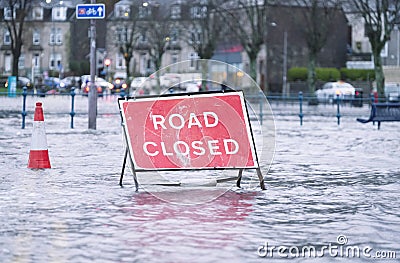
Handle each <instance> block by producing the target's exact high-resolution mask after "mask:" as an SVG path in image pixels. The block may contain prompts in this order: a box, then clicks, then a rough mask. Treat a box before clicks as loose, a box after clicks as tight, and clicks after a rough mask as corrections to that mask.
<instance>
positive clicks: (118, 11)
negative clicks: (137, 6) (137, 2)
mask: <svg viewBox="0 0 400 263" xmlns="http://www.w3.org/2000/svg"><path fill="white" fill-rule="evenodd" d="M130 12H131V10H130V7H129V6H128V5H116V6H115V16H116V17H119V18H129V14H130Z"/></svg>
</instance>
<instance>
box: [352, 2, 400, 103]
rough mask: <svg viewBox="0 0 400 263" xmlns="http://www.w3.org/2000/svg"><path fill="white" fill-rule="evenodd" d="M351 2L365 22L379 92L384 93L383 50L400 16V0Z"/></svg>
mask: <svg viewBox="0 0 400 263" xmlns="http://www.w3.org/2000/svg"><path fill="white" fill-rule="evenodd" d="M351 3H352V4H353V7H354V8H355V10H356V12H358V13H359V14H360V15H361V16H362V18H363V20H364V23H365V31H366V32H365V33H366V35H367V37H368V40H369V42H370V44H371V49H372V56H373V58H374V67H375V79H376V86H377V89H378V93H379V94H380V95H381V96H382V95H383V94H384V86H385V76H384V74H383V68H382V58H381V52H382V50H383V48H384V47H385V44H386V42H387V41H388V40H389V39H390V34H391V32H392V30H393V28H394V26H395V24H396V23H399V18H400V13H399V11H400V0H352V1H351Z"/></svg>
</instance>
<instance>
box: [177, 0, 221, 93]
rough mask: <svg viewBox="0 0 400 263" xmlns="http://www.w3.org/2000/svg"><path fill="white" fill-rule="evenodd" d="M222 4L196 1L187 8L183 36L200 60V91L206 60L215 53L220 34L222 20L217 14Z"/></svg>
mask: <svg viewBox="0 0 400 263" xmlns="http://www.w3.org/2000/svg"><path fill="white" fill-rule="evenodd" d="M220 4H222V2H221V1H218V0H209V1H196V2H194V3H192V4H191V5H190V6H189V10H190V12H189V15H190V17H189V19H188V22H189V23H188V27H189V30H187V29H186V28H185V29H183V30H184V34H183V35H185V36H187V37H186V40H187V42H188V44H189V45H190V46H191V47H192V48H193V50H194V51H195V52H196V53H197V55H198V57H199V58H200V59H204V60H201V68H202V79H203V81H202V89H203V90H205V88H206V81H205V79H206V78H207V71H208V64H207V61H206V59H210V58H211V57H212V56H213V55H214V52H215V49H216V46H217V43H218V41H219V39H220V36H221V33H222V30H223V28H222V25H223V21H222V18H221V16H220V14H219V12H217V8H218V6H220Z"/></svg>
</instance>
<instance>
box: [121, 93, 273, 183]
mask: <svg viewBox="0 0 400 263" xmlns="http://www.w3.org/2000/svg"><path fill="white" fill-rule="evenodd" d="M229 93H236V94H240V96H241V98H242V99H243V103H244V107H243V109H242V111H243V115H244V116H243V118H244V119H245V121H246V129H247V128H248V130H247V132H248V136H249V143H250V144H251V145H250V147H251V149H252V150H253V151H252V152H251V154H252V158H254V165H253V166H246V165H243V166H238V167H201V168H187V167H183V168H161V169H158V168H154V169H149V168H146V169H141V168H138V167H136V166H135V160H134V156H133V155H134V152H133V149H132V145H131V141H130V139H129V138H130V136H129V131H128V128H127V121H126V116H125V112H124V109H123V107H122V105H123V103H124V102H128V101H130V100H144V99H152V100H154V99H156V100H157V99H161V100H163V99H164V100H168V99H169V98H182V97H185V96H186V97H192V98H193V97H196V96H199V97H200V96H201V95H204V94H207V95H215V96H218V95H226V94H229ZM118 106H119V111H120V115H121V122H122V127H123V137H124V141H125V145H126V148H125V155H124V160H123V165H122V171H121V176H120V182H119V184H120V186H123V184H122V180H123V176H124V172H125V166H126V161H127V158H128V156H129V162H130V165H131V167H132V173H133V178H134V181H135V187H136V191H137V190H138V187H139V183H138V180H137V176H136V173H137V172H150V171H191V170H239V172H238V175H237V176H235V177H231V178H225V179H219V180H217V182H225V181H230V180H236V185H237V186H238V187H240V182H241V179H242V173H243V170H244V169H256V171H257V175H258V178H259V181H260V187H261V189H262V190H265V184H264V178H263V176H262V173H261V169H260V165H259V161H258V156H257V152H256V146H255V141H254V136H253V131H252V128H251V123H250V117H249V113H248V110H247V106H246V103H245V97H244V93H243V91H242V90H238V91H235V90H228V91H211V92H210V91H208V92H194V93H178V94H176V93H175V94H164V95H156V96H140V97H126V98H119V99H118ZM162 185H179V183H177V184H176V183H173V184H162Z"/></svg>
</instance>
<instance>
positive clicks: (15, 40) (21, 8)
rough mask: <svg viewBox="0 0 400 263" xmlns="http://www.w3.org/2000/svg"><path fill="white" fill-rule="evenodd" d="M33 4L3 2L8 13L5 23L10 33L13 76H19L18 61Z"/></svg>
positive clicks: (27, 1) (28, 1) (19, 0)
mask: <svg viewBox="0 0 400 263" xmlns="http://www.w3.org/2000/svg"><path fill="white" fill-rule="evenodd" d="M33 2H34V1H32V0H4V1H3V2H2V6H3V7H5V10H6V12H8V13H7V14H5V15H4V22H5V24H6V27H7V30H8V32H9V33H10V39H11V46H10V49H11V53H12V55H13V59H12V75H13V76H18V61H19V58H20V56H21V50H22V46H23V36H24V26H25V20H26V18H27V16H28V12H29V10H30V9H31V6H32V3H33Z"/></svg>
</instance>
